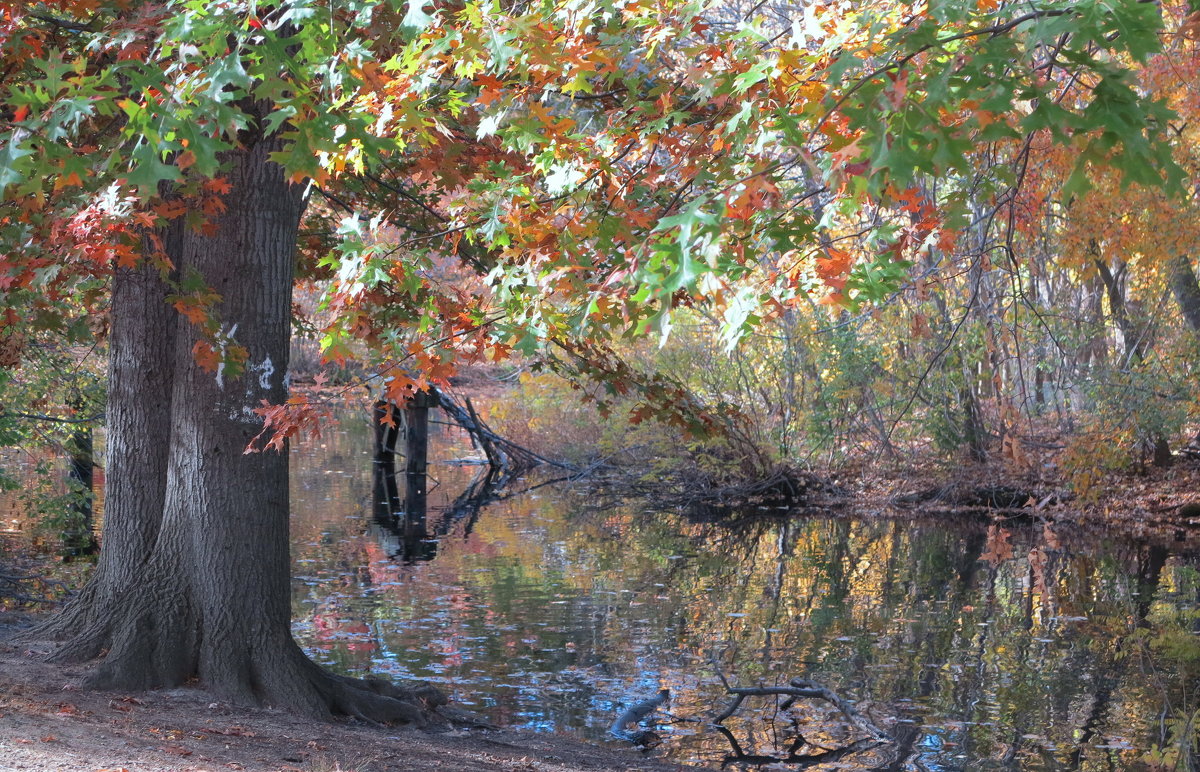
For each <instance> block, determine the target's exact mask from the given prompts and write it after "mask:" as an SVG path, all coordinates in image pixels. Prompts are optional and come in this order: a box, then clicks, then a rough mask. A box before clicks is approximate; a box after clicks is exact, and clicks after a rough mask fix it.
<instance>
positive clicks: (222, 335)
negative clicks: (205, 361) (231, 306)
mask: <svg viewBox="0 0 1200 772" xmlns="http://www.w3.org/2000/svg"><path fill="white" fill-rule="evenodd" d="M237 328H238V326H237V324H236V323H234V325H233V326H232V327H230V328H229V332H225V325H221V329H220V330H219V331H218V332H217V355H218V358H217V388H218V389H220V390H222V391H224V390H225V351H226V350H227V349H228V348H229V341H231V340H233V336H234V335H236V334H237Z"/></svg>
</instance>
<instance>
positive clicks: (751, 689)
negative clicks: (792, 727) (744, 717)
mask: <svg viewBox="0 0 1200 772" xmlns="http://www.w3.org/2000/svg"><path fill="white" fill-rule="evenodd" d="M718 674H719V671H718ZM721 680H722V681H723V682H724V681H725V679H724V677H722V678H721ZM788 683H789V685H788V686H730V685H729V684H728V683H727V682H726V683H725V688H726V689H727V690H728V691H729V693H730V694H732V695H733V701H732V702H731V703H729V706H728V707H727V708H725V710H723V711H722V712H721V713H720V714H718V715H717V716H716V717H714V718H713V721H712V722H713V723H714V724H720V723H721V722H722V721H724V720H725V719H727V718H729V717H730V716H732V715H733V714H734V713H736V712H737V709H738V708H740V707H741V705H742V700H744V699H746V698H747V697H771V696H782V697H787V698H788V699H786V700H784V702H783V704H782V705H781V706H780V707H781V708H783V709H784V710H787V709H788V708H790V707H791V706H792V704H793V703H795V701H796V700H798V699H819V700H825V701H826V702H828V703H829V704H831V705H833V706H834V707H835V708H837V709H838V710H839V711H841V713H842V715H843V716H845V717H846V720H847V721H849V722H850V723H851V724H853V725H854V726H855V727H857V728H858V729H860V730H861V731H863V732H865V733H866V734H868V735H870V736H871V737H872V738H873V739H874V740H876V741H877V742H881V743H894V742H895V740H893V739H892V736H891V735H889V734H888V733H887V732H885V731H883V730H882V729H880V728H879V727H877V726H875V725H874V724H872V723H871V722H870V721H868V720H867V719H865V718H863V717H862V716H861V715H860V714H859V712H858V711H856V710H855V709H854V706H853V705H851V704H850V703H848V702H846V700H844V699H842V698H841V697H839V696H838V695H837V694H836V693H835V692H834V691H833V690H831V689H828V688H827V687H824V686H822V685H820V684H818V683H816V682H814V681H808V680H806V679H803V678H793V679H792V680H791V681H789V682H788Z"/></svg>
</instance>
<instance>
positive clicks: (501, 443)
mask: <svg viewBox="0 0 1200 772" xmlns="http://www.w3.org/2000/svg"><path fill="white" fill-rule="evenodd" d="M431 391H432V392H433V393H434V395H435V396H436V397H437V399H438V404H439V406H440V407H441V408H442V410H444V411H446V415H448V416H450V417H451V418H452V419H454V421H455V422H456V423H457V424H458V425H459V426H461V427H462V428H463V429H464V430H466V432H467V433H468V434H470V435H471V439H472V440H473V441H474V442H475V443H476V444H477V446H478V447H479V448H480V449H481V450H482V451H483V453H484V455H486V456H487V458H488V463H490V464H491V465H492V466H494V467H496V468H513V467H516V468H518V469H529V468H531V467H535V466H538V465H539V464H546V465H547V466H553V467H557V468H559V469H566V470H568V471H572V472H573V471H577V470H576V468H575V467H574V466H572V465H571V464H568V463H565V462H563V461H556V460H554V459H551V458H546V457H545V456H543V455H541V454H539V453H535V452H534V451H532V450H530V449H529V448H526V447H523V446H521V445H518V444H517V443H515V442H513V441H512V440H510V439H507V438H505V437H502V436H500V435H499V434H497V433H496V432H495V430H493V429H492V428H491V427H490V426H488V425H487V424H486V423H484V421H483V419H482V418H480V417H479V413H478V412H476V410H475V406H474V405H473V404H471V400H470V398H466V397H464V398H463V402H464V403H465V404H459V403H458V401H457V400H456V399H455V398H454V397H453V396H451V395H450V394H447V393H446V392H445V391H442V390H441V389H437V388H431Z"/></svg>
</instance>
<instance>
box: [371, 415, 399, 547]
mask: <svg viewBox="0 0 1200 772" xmlns="http://www.w3.org/2000/svg"><path fill="white" fill-rule="evenodd" d="M399 412H400V411H399V410H397V409H396V407H395V405H393V404H391V403H390V402H386V401H384V400H379V401H378V402H376V403H375V405H374V407H373V409H372V411H371V418H372V423H373V425H374V427H375V459H374V464H373V466H374V475H373V476H374V478H375V479H374V482H375V486H374V503H375V519H376V520H378V521H379V522H382V523H388V524H390V523H392V522H394V520H395V517H396V511H397V510H399V509H400V492H399V490H398V489H397V485H396V438H397V437H398V436H399V434H400V429H399V427H398V426H397V420H398V418H399ZM389 413H390V415H391V418H390V420H389V419H388V415H389ZM389 424H390V425H389Z"/></svg>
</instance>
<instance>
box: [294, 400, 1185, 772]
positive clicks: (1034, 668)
mask: <svg viewBox="0 0 1200 772" xmlns="http://www.w3.org/2000/svg"><path fill="white" fill-rule="evenodd" d="M435 429H437V427H435ZM434 445H435V446H434V447H433V448H431V453H430V458H431V467H430V468H431V476H432V478H433V481H432V482H431V489H432V490H431V493H430V509H429V515H428V519H427V522H426V524H425V533H426V534H427V535H428V538H427V539H423V540H422V539H419V538H417V537H419V536H420V534H416V535H414V534H412V533H411V532H410V533H409V534H408V538H407V539H406V538H405V536H404V534H398V533H395V532H392V531H389V530H387V529H386V528H383V527H381V526H379V525H377V524H375V523H373V522H372V517H371V514H372V507H373V502H372V477H371V466H372V463H371V455H370V448H371V432H370V426H369V424H368V421H367V418H366V417H365V416H364V417H363V418H361V419H358V418H344V419H343V421H342V423H341V425H340V427H339V428H337V429H336V430H333V431H331V432H329V433H328V434H327V435H326V436H325V437H324V438H323V439H321V440H319V441H313V442H309V443H307V444H306V445H304V446H302V447H300V448H297V449H296V451H295V455H294V458H293V477H292V506H293V526H292V527H293V538H294V544H293V561H294V573H295V579H294V582H293V588H294V590H293V591H294V596H293V610H294V615H295V632H296V635H297V637H298V638H299V640H300V641H301V643H302V645H303V646H304V647H305V648H306V650H307V651H308V652H309V653H310V654H311V655H312V656H314V657H315V658H316V659H317V660H318V661H320V662H322V663H324V664H326V665H327V666H329V667H332V668H334V669H337V670H339V671H342V672H347V673H354V674H364V673H376V674H381V675H385V676H389V677H393V678H421V679H426V680H429V681H433V682H435V683H438V684H439V685H441V686H442V688H444V689H445V690H447V691H448V692H450V693H451V694H452V696H453V698H454V699H455V700H456V701H457V702H458V703H459V704H461V705H463V706H466V707H468V708H471V709H473V710H475V711H476V712H478V713H481V714H483V715H484V716H486V717H488V718H489V719H491V720H493V721H496V722H499V723H503V724H506V725H510V726H517V727H524V728H528V729H534V730H539V731H549V732H571V733H577V734H578V735H580V736H583V737H586V738H590V739H593V740H597V741H603V742H613V743H617V742H619V741H617V740H613V739H611V738H608V737H607V731H608V728H609V726H610V725H611V724H612V721H613V719H614V718H615V717H616V715H617V714H618V713H620V711H621V710H622V709H623V708H624V707H627V706H628V705H629V704H631V703H632V702H635V701H638V700H642V699H646V698H648V697H651V696H653V695H654V694H655V693H656V692H657V690H658V689H659V688H662V687H665V688H669V689H670V690H671V693H672V698H671V702H670V704H669V705H668V706H667V707H666V711H665V714H664V713H663V712H660V713H659V714H658V715H659V717H660V719H661V721H660V725H659V728H658V729H657V731H658V733H659V734H660V735H661V736H662V737H663V743H662V744H661V745H660V746H659V747H658V748H656V749H655V750H654V751H652V753H654V754H655V755H659V756H666V757H669V758H672V759H675V760H677V761H680V762H683V763H687V764H695V765H708V766H713V767H717V766H720V765H721V764H722V762H723V761H726V760H728V758H729V757H730V756H732V755H734V749H733V746H732V745H731V744H730V742H729V740H728V739H727V737H726V736H725V735H722V734H720V733H717V732H716V731H714V730H713V729H712V728H710V727H708V726H707V725H706V723H705V722H704V719H705V717H707V716H711V715H712V714H713V713H715V712H718V711H719V710H720V709H721V708H723V707H724V706H725V705H726V704H727V702H728V699H727V697H725V690H724V687H723V686H722V684H721V681H720V675H719V674H718V670H719V671H720V674H723V675H724V677H725V678H726V679H728V681H729V682H730V683H731V684H733V685H742V686H763V685H780V684H785V683H786V682H787V681H788V679H790V678H794V677H804V678H809V679H812V680H815V681H818V682H821V683H822V684H824V685H826V686H828V687H830V688H831V689H833V690H835V691H836V692H838V693H839V694H841V695H842V696H844V697H845V698H847V699H849V700H853V701H854V702H855V703H856V705H857V706H858V709H859V710H860V711H861V712H862V713H863V714H864V715H866V716H868V717H869V718H870V719H871V720H873V721H874V722H875V723H876V724H879V725H880V726H883V727H884V728H885V729H887V730H888V731H889V732H890V733H891V734H892V735H893V737H895V738H896V740H897V743H896V745H895V746H879V747H876V748H871V749H867V750H863V751H861V752H856V753H850V754H847V755H843V756H841V757H838V756H837V755H836V754H831V755H827V756H824V757H822V758H824V759H826V761H825V762H824V763H820V764H812V763H810V764H809V765H807V766H805V765H803V764H800V763H792V764H784V765H779V766H775V767H772V768H779V769H788V768H792V769H798V768H808V769H895V770H985V769H988V770H990V769H996V770H1000V769H1005V770H1008V769H1011V770H1057V769H1082V770H1126V769H1154V768H1166V769H1171V768H1179V769H1189V768H1191V767H1189V766H1188V764H1189V762H1188V760H1187V759H1186V754H1185V757H1184V758H1182V759H1181V758H1179V757H1178V756H1177V755H1176V756H1173V755H1172V753H1173V752H1174V751H1173V749H1174V748H1176V747H1178V741H1180V740H1181V739H1183V740H1187V739H1188V738H1193V739H1194V736H1195V735H1194V725H1195V724H1194V722H1195V720H1196V718H1197V716H1196V711H1197V707H1198V704H1200V703H1198V701H1200V610H1198V609H1200V572H1198V570H1197V569H1198V566H1200V559H1198V558H1197V556H1196V553H1195V550H1194V548H1193V549H1192V551H1191V552H1190V553H1186V552H1183V551H1181V550H1177V549H1175V548H1174V547H1173V546H1170V545H1168V546H1167V547H1163V546H1153V545H1147V544H1139V543H1136V542H1131V541H1127V540H1121V539H1117V538H1113V539H1108V540H1106V539H1104V538H1102V537H1097V536H1090V535H1084V534H1081V533H1079V532H1076V531H1072V530H1068V529H1066V528H1060V527H1056V526H1044V525H1034V526H1030V525H1025V526H1013V527H997V526H988V525H987V524H954V525H949V524H946V523H944V522H942V523H930V522H907V521H888V522H855V521H847V520H837V519H806V520H798V521H793V522H778V521H773V522H766V523H759V524H758V525H755V526H750V527H743V528H738V529H725V528H721V527H717V526H713V525H705V524H695V523H689V522H687V521H686V520H685V519H683V518H681V517H680V516H678V515H675V514H672V513H658V512H645V511H642V510H640V509H638V508H637V507H636V506H633V505H630V506H629V507H628V508H618V509H606V510H602V511H597V510H596V509H595V508H594V507H593V506H591V503H592V502H590V501H589V500H588V499H587V497H586V496H585V495H583V494H581V493H579V492H578V491H573V490H572V489H570V488H569V487H562V486H545V487H541V488H538V489H536V490H534V491H532V492H529V493H526V494H524V495H519V496H512V497H510V498H505V499H502V500H500V501H496V502H494V503H492V504H489V505H487V506H486V507H484V508H482V510H480V511H478V512H472V511H470V510H469V509H468V508H464V507H462V506H456V502H455V499H456V498H458V497H459V496H460V494H461V493H462V492H463V491H464V489H466V488H467V487H468V486H469V485H470V483H471V481H472V480H473V479H474V478H475V476H476V475H477V474H479V473H480V472H481V467H479V466H472V465H468V464H464V463H462V460H463V459H468V458H470V457H472V456H474V455H475V454H474V452H473V451H472V449H471V447H470V444H469V441H468V440H467V439H466V437H465V435H462V434H461V433H459V432H458V431H457V430H455V429H451V428H447V427H441V428H440V429H437V430H435V432H434ZM458 504H460V505H461V500H460V501H459V502H458ZM1184 546H1186V545H1184ZM1189 720H1191V721H1193V724H1192V725H1191V726H1190V727H1189V725H1188V723H1187V722H1188V721H1189ZM725 726H726V727H727V728H728V730H729V732H730V735H731V736H732V737H733V738H734V739H735V740H736V742H737V743H738V745H739V748H740V751H741V753H742V754H745V755H758V756H760V757H776V758H781V757H785V756H787V754H788V750H789V748H791V747H795V748H797V749H798V752H799V753H801V754H805V755H812V754H817V753H819V752H820V751H821V749H822V748H823V749H837V748H840V747H845V746H847V745H849V744H850V743H852V742H853V741H854V740H856V739H858V738H859V737H861V735H859V734H854V733H853V732H852V731H851V730H849V729H848V727H847V725H846V723H845V722H844V721H842V720H841V716H840V714H839V713H837V711H836V710H834V709H833V708H832V707H830V706H829V705H827V704H825V703H821V702H816V703H811V702H803V701H802V702H800V703H797V705H796V707H794V708H793V709H792V710H790V711H783V710H781V709H780V708H779V705H778V703H777V702H775V701H774V699H773V698H767V697H756V698H751V699H749V700H747V701H746V702H745V703H744V704H743V706H742V708H741V710H740V711H739V712H738V713H737V714H736V715H735V716H734V717H732V718H731V719H729V720H728V721H726V722H725ZM800 736H802V737H803V738H804V740H805V741H807V742H808V743H809V744H808V745H801V744H800V743H798V741H797V738H798V737H800ZM631 752H632V751H631ZM1154 754H1159V755H1157V756H1155V755H1154ZM762 760H763V761H769V758H764V759H762ZM1155 761H1157V762H1160V763H1161V764H1162V765H1163V766H1159V767H1153V766H1149V764H1150V763H1151V762H1155ZM743 763H744V762H743ZM1176 765H1178V766H1176Z"/></svg>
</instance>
